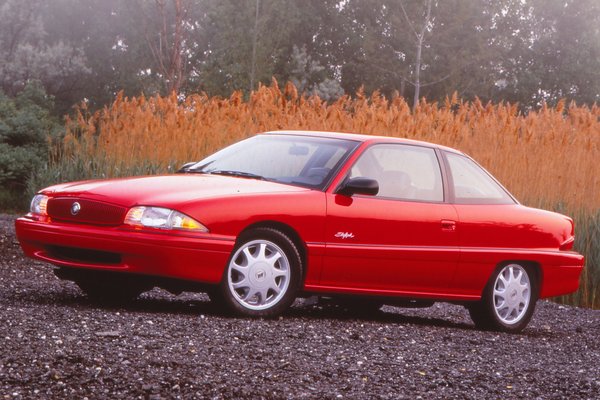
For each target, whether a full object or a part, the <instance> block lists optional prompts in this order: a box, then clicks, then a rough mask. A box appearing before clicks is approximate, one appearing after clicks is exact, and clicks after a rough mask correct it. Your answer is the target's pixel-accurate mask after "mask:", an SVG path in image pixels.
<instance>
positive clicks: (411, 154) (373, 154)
mask: <svg viewBox="0 0 600 400" xmlns="http://www.w3.org/2000/svg"><path fill="white" fill-rule="evenodd" d="M359 176H360V177H365V178H372V179H375V180H377V182H378V183H379V193H378V194H377V197H385V198H393V199H401V200H412V201H431V202H441V201H444V190H443V186H442V174H441V171H440V165H439V162H438V159H437V157H436V155H435V151H434V150H433V149H430V148H427V147H420V146H412V145H403V144H378V145H374V146H371V147H369V148H368V149H366V150H365V152H364V153H363V154H362V155H361V156H360V158H359V159H358V160H357V162H356V164H354V166H353V167H352V169H351V170H350V177H351V178H355V177H359Z"/></svg>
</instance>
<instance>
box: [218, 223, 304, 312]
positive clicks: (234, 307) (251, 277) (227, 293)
mask: <svg viewBox="0 0 600 400" xmlns="http://www.w3.org/2000/svg"><path fill="white" fill-rule="evenodd" d="M302 269H303V268H302V260H301V258H300V254H299V252H298V249H297V248H296V246H295V245H294V243H293V242H292V240H291V239H290V238H289V237H288V236H286V235H285V234H284V233H282V232H280V231H278V230H276V229H272V228H257V229H253V230H251V231H248V232H245V233H243V234H242V235H240V237H239V239H238V244H237V245H236V246H235V248H234V250H233V252H232V254H231V257H230V258H229V262H228V263H227V267H226V268H225V272H224V274H223V278H222V280H221V283H220V285H219V291H218V292H216V293H215V292H213V293H211V300H212V301H214V302H215V304H216V305H218V306H225V308H226V309H227V310H228V311H231V312H233V313H234V314H237V315H241V316H246V317H275V316H278V315H280V314H281V313H282V312H283V311H285V310H286V309H287V308H288V307H289V306H290V305H291V304H292V302H293V301H294V299H295V298H296V293H297V292H298V289H299V288H300V284H301V281H302V276H303V274H302Z"/></svg>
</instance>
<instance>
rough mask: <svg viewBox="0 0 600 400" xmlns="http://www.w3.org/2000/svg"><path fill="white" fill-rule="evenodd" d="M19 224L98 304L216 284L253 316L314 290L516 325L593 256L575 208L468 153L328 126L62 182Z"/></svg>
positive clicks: (36, 252)
mask: <svg viewBox="0 0 600 400" xmlns="http://www.w3.org/2000/svg"><path fill="white" fill-rule="evenodd" d="M16 230H17V236H18V238H19V241H20V243H21V246H22V247H23V250H24V251H25V253H26V254H27V255H28V256H30V257H34V258H37V259H40V260H44V261H47V262H50V263H52V264H54V265H57V266H58V267H59V268H58V269H57V270H56V274H57V275H58V276H59V277H61V278H63V279H69V280H72V281H74V282H75V283H77V284H78V285H79V286H80V287H81V289H83V291H85V292H86V293H87V294H88V296H90V297H91V298H104V299H109V300H127V299H132V298H135V297H136V296H138V295H139V294H140V293H142V292H143V291H146V290H149V289H151V288H152V287H155V286H158V287H162V288H165V289H167V290H169V291H171V292H173V293H180V292H181V291H193V290H196V291H206V292H208V293H209V295H210V297H211V299H212V300H214V301H216V302H218V303H219V304H220V305H222V306H224V307H226V308H227V309H229V310H230V311H234V312H236V313H238V314H241V315H245V316H262V317H270V316H275V315H278V314H280V313H282V312H283V311H284V310H285V309H286V308H288V306H290V304H291V303H292V302H293V301H294V299H295V298H296V297H297V296H299V295H302V296H306V295H309V294H312V295H314V294H319V295H323V296H329V297H331V296H333V297H335V296H338V297H339V296H341V297H342V298H347V299H350V300H352V301H354V304H356V305H357V306H370V307H380V306H381V305H382V304H396V305H407V306H422V305H431V304H433V301H436V300H439V301H448V302H453V303H460V304H463V305H465V306H466V307H467V308H468V310H469V312H470V315H471V317H472V319H473V321H474V322H475V323H476V325H477V326H479V327H482V328H488V329H497V330H504V331H519V330H521V329H523V328H524V327H525V326H526V325H527V323H528V322H529V320H530V318H531V316H532V313H533V310H534V307H535V303H536V301H537V299H538V298H545V297H551V296H557V295H563V294H567V293H571V292H573V291H575V290H577V288H578V285H579V275H580V273H581V271H582V268H583V264H584V259H583V256H581V255H580V254H578V253H576V252H573V251H571V249H572V246H573V241H574V236H573V235H574V227H573V221H572V220H571V219H570V218H568V217H566V216H563V215H560V214H556V213H553V212H548V211H542V210H538V209H533V208H528V207H525V206H522V205H520V204H519V203H518V202H517V200H515V198H514V197H513V196H511V194H510V193H508V191H507V190H506V189H504V188H503V187H502V186H501V185H500V184H499V183H498V182H497V181H496V180H495V179H494V178H493V177H492V176H491V175H490V174H489V173H487V172H486V171H485V170H484V169H483V168H482V167H480V166H479V165H478V164H477V163H476V162H474V161H473V160H472V159H471V158H469V157H468V156H466V155H464V154H463V153H461V152H459V151H456V150H453V149H450V148H447V147H443V146H438V145H434V144H430V143H424V142H417V141H411V140H404V139H398V138H390V137H377V136H366V135H355V134H340V133H324V132H270V133H265V134H261V135H257V136H254V137H252V138H250V139H247V140H243V141H241V142H239V143H236V144H234V145H232V146H229V147H227V148H225V149H223V150H221V151H219V152H217V153H215V154H214V155H212V156H210V157H208V158H206V159H204V160H202V161H200V162H196V163H189V164H186V165H185V166H184V167H183V168H182V169H181V170H180V171H179V173H177V174H172V175H164V176H147V177H134V178H126V179H111V180H95V181H85V182H76V183H66V184H60V185H56V186H51V187H49V188H46V189H44V190H42V191H41V192H39V194H38V195H36V196H35V197H34V199H33V201H32V203H31V211H30V213H29V214H27V215H26V216H24V217H22V218H19V219H18V220H17V221H16Z"/></svg>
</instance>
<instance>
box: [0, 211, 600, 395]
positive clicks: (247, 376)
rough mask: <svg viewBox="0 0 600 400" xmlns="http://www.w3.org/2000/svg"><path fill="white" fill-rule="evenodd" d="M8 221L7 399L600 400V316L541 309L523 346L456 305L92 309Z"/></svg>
mask: <svg viewBox="0 0 600 400" xmlns="http://www.w3.org/2000/svg"><path fill="white" fill-rule="evenodd" d="M13 221H14V217H12V216H7V215H0V398H5V399H20V398H86V397H87V398H89V399H92V398H94V399H96V398H102V399H105V398H112V399H121V398H123V399H125V398H126V399H130V398H141V399H163V398H269V399H270V398H319V399H321V398H325V399H327V398H330V399H338V398H351V399H355V398H390V399H401V398H410V399H415V398H417V399H418V398H423V399H432V398H445V399H451V398H456V399H468V398H472V399H482V398H528V399H534V398H541V399H559V398H561V399H562V398H569V399H573V398H589V399H598V398H600V362H599V356H600V345H599V343H598V336H599V333H600V312H599V311H590V310H585V309H579V308H574V307H566V306H560V305H557V304H554V303H550V302H545V301H542V302H539V303H538V308H537V310H536V313H535V315H534V317H533V319H532V321H531V323H530V324H529V327H528V328H527V329H525V330H524V331H523V333H521V334H519V335H509V334H500V333H493V332H480V331H477V330H475V329H474V328H473V325H472V323H471V321H470V320H469V317H468V314H467V312H466V311H465V310H464V309H463V308H462V307H459V306H454V305H448V304H436V305H434V306H433V307H431V308H429V309H417V310H412V309H401V308H394V307H387V306H386V307H384V308H383V309H382V311H380V312H378V313H377V314H376V315H372V316H369V317H361V316H358V315H354V314H352V313H349V312H340V310H337V309H333V308H331V307H324V306H320V305H318V304H317V305H314V304H313V305H307V304H305V303H303V302H302V301H297V302H296V304H295V305H294V307H292V309H291V310H290V311H289V312H288V313H287V314H286V315H284V316H283V317H281V318H279V319H277V320H248V319H237V318H227V317H223V316H220V315H218V314H217V313H215V311H214V310H213V308H212V307H211V304H210V302H209V301H208V298H207V297H206V296H204V295H198V294H187V293H184V294H182V295H180V296H177V297H175V296H171V295H169V294H167V293H166V292H163V291H160V290H153V291H151V292H149V293H146V294H144V295H142V297H141V298H140V299H139V300H137V301H136V302H135V303H133V304H131V305H129V306H127V307H125V308H108V307H100V306H96V305H94V304H92V303H90V302H88V301H87V299H86V297H85V296H84V295H83V294H82V293H81V292H80V291H79V290H78V289H77V287H76V286H75V285H74V284H72V283H69V282H62V281H59V280H58V279H57V278H55V277H54V275H53V273H52V267H51V266H49V265H46V264H43V263H39V262H36V261H32V260H29V259H25V258H24V257H23V255H22V253H21V250H20V248H19V246H18V243H17V242H16V239H15V237H14V228H13Z"/></svg>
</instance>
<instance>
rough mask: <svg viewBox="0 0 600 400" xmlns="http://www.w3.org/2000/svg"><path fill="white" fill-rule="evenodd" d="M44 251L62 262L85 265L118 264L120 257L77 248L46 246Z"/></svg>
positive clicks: (106, 252)
mask: <svg viewBox="0 0 600 400" xmlns="http://www.w3.org/2000/svg"><path fill="white" fill-rule="evenodd" d="M46 251H47V252H48V255H49V256H50V257H52V258H55V259H58V260H62V261H74V262H80V263H86V264H120V263H121V255H120V254H118V253H111V252H108V251H99V250H90V249H81V248H78V247H64V246H47V247H46Z"/></svg>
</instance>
